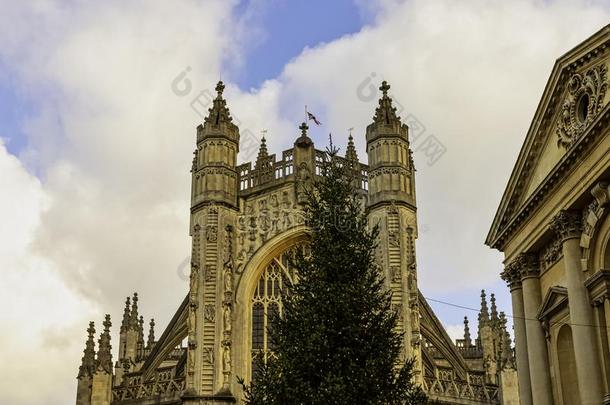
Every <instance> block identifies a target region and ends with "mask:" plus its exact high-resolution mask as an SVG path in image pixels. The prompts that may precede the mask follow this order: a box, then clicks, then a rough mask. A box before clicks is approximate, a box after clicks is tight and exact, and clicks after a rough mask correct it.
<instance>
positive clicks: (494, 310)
mask: <svg viewBox="0 0 610 405" xmlns="http://www.w3.org/2000/svg"><path fill="white" fill-rule="evenodd" d="M490 302H491V320H492V321H497V320H498V307H497V306H496V295H495V294H494V293H491V298H490Z"/></svg>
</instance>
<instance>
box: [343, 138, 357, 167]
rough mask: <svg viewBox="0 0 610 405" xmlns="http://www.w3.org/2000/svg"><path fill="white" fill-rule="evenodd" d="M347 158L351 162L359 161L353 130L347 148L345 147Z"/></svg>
mask: <svg viewBox="0 0 610 405" xmlns="http://www.w3.org/2000/svg"><path fill="white" fill-rule="evenodd" d="M345 159H346V160H347V161H348V162H350V164H355V163H358V153H357V152H356V146H354V137H353V136H352V134H351V132H350V134H349V137H348V138H347V148H346V149H345Z"/></svg>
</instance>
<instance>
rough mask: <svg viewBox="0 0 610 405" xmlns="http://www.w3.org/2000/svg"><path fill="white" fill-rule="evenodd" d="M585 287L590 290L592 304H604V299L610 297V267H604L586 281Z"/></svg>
mask: <svg viewBox="0 0 610 405" xmlns="http://www.w3.org/2000/svg"><path fill="white" fill-rule="evenodd" d="M585 287H587V290H588V291H589V297H590V299H591V305H593V306H599V305H604V301H605V300H607V299H610V269H603V270H600V271H598V272H596V273H595V274H593V275H592V276H591V277H589V278H588V279H587V280H586V281H585Z"/></svg>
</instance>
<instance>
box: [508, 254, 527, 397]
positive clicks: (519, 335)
mask: <svg viewBox="0 0 610 405" xmlns="http://www.w3.org/2000/svg"><path fill="white" fill-rule="evenodd" d="M502 279H504V281H506V283H507V284H508V287H509V288H510V295H511V301H512V303H513V328H514V331H515V352H516V353H515V362H516V363H517V378H518V379H519V398H520V400H521V405H532V404H533V402H532V382H531V379H530V366H529V361H528V356H527V353H528V351H527V335H526V332H525V311H524V306H523V288H522V285H521V274H520V272H519V262H518V261H513V262H511V263H510V264H509V265H508V266H506V269H505V270H504V272H503V273H502Z"/></svg>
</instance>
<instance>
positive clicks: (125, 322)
mask: <svg viewBox="0 0 610 405" xmlns="http://www.w3.org/2000/svg"><path fill="white" fill-rule="evenodd" d="M130 304H131V299H130V298H129V297H127V299H126V300H125V309H124V310H123V321H122V322H121V333H124V332H126V331H127V329H129V321H130V319H131V309H130V308H129V306H130Z"/></svg>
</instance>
